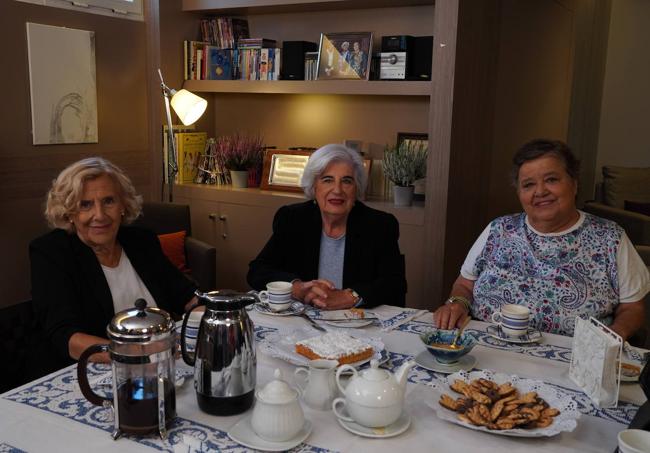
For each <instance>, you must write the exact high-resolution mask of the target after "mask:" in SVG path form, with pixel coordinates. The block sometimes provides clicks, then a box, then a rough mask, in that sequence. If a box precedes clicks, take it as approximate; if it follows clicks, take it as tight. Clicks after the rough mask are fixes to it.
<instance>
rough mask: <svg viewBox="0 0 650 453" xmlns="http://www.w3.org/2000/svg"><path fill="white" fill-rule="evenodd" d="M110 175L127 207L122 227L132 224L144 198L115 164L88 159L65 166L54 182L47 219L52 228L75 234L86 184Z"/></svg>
mask: <svg viewBox="0 0 650 453" xmlns="http://www.w3.org/2000/svg"><path fill="white" fill-rule="evenodd" d="M102 175H108V176H109V177H110V178H111V179H112V180H113V182H114V183H115V185H116V186H117V189H118V192H119V196H120V201H121V202H122V204H123V205H124V216H123V217H122V223H123V224H127V225H128V224H129V223H131V222H133V221H134V220H135V219H136V218H138V216H139V215H140V212H141V211H142V196H140V195H138V194H137V193H136V191H135V187H133V183H132V182H131V180H130V179H129V177H128V176H126V174H125V173H124V172H123V171H122V170H121V169H120V168H119V167H118V166H116V165H115V164H113V163H112V162H109V161H108V160H106V159H103V158H101V157H88V158H86V159H82V160H80V161H78V162H75V163H73V164H71V165H69V166H68V167H66V168H65V169H64V170H63V171H62V172H61V173H59V176H57V177H56V179H55V180H54V181H52V187H51V188H50V190H49V191H48V193H47V201H46V203H45V219H46V220H47V223H48V224H49V225H50V226H51V227H52V228H61V229H62V230H65V231H67V232H68V233H73V232H74V230H75V228H74V225H73V224H72V223H71V220H72V218H73V217H74V215H75V214H76V213H77V211H78V208H79V202H80V201H81V194H82V193H83V189H84V184H85V183H86V181H90V180H93V179H96V178H99V177H100V176H102Z"/></svg>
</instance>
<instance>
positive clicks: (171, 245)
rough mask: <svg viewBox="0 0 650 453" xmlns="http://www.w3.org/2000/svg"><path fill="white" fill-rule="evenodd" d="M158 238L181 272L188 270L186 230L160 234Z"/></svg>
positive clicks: (164, 251) (166, 253)
mask: <svg viewBox="0 0 650 453" xmlns="http://www.w3.org/2000/svg"><path fill="white" fill-rule="evenodd" d="M158 239H159V240H160V247H161V248H162V251H163V253H164V254H165V256H167V258H168V259H169V261H171V262H172V264H173V265H174V266H176V267H177V268H178V269H179V270H180V271H181V272H187V271H188V270H189V269H188V268H187V266H186V263H185V231H178V232H176V233H169V234H159V235H158Z"/></svg>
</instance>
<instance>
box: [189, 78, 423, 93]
mask: <svg viewBox="0 0 650 453" xmlns="http://www.w3.org/2000/svg"><path fill="white" fill-rule="evenodd" d="M431 86H432V85H431V82H428V81H427V82H401V81H374V80H373V81H369V82H365V81H357V80H323V81H318V80H308V81H302V80H186V81H185V82H184V84H183V87H184V88H185V89H188V90H190V91H194V92H202V93H242V94H244V93H257V94H264V93H266V94H339V95H367V96H430V95H431Z"/></svg>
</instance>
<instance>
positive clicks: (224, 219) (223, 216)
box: [219, 214, 228, 222]
mask: <svg viewBox="0 0 650 453" xmlns="http://www.w3.org/2000/svg"><path fill="white" fill-rule="evenodd" d="M219 220H221V221H222V222H225V221H226V220H228V217H226V216H225V215H223V214H221V215H220V216H219Z"/></svg>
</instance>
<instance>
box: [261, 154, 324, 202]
mask: <svg viewBox="0 0 650 453" xmlns="http://www.w3.org/2000/svg"><path fill="white" fill-rule="evenodd" d="M312 152H313V151H305V150H298V151H296V150H278V149H269V150H267V151H266V154H265V155H264V165H263V167H262V181H261V184H260V188H261V189H262V190H284V191H288V192H302V187H300V180H301V179H302V174H303V172H304V171H305V165H307V160H308V159H309V156H310V155H311V153H312Z"/></svg>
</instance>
